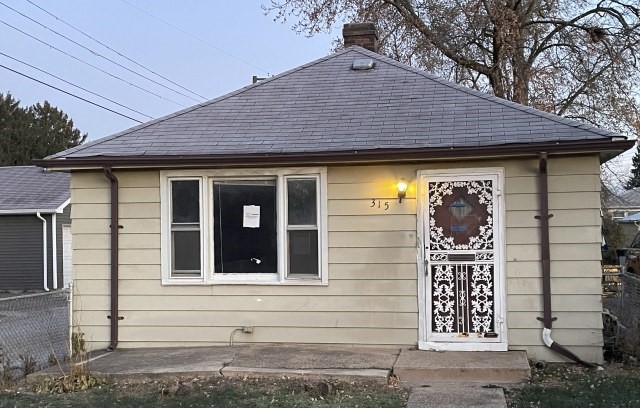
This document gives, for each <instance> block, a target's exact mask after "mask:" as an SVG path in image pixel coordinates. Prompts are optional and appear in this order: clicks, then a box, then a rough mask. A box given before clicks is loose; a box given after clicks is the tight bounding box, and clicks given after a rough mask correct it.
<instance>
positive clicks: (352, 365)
mask: <svg viewBox="0 0 640 408" xmlns="http://www.w3.org/2000/svg"><path fill="white" fill-rule="evenodd" d="M236 351H237V354H236V357H235V358H234V359H233V363H232V364H231V365H232V366H235V367H257V368H289V369H317V368H340V369H382V370H391V369H392V368H393V365H394V364H395V362H396V360H397V359H398V355H399V354H400V349H398V348H366V347H342V346H303V345H288V344H275V345H252V346H242V347H238V348H237V350H236Z"/></svg>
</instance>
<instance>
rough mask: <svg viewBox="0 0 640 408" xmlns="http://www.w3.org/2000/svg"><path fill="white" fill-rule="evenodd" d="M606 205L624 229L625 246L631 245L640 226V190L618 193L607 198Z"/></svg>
mask: <svg viewBox="0 0 640 408" xmlns="http://www.w3.org/2000/svg"><path fill="white" fill-rule="evenodd" d="M604 205H605V206H606V210H607V211H608V212H609V213H610V214H611V217H612V218H613V219H614V220H615V221H616V222H617V223H618V224H619V225H620V227H621V228H622V233H623V236H624V238H623V242H624V245H625V246H629V245H631V241H633V238H635V236H636V234H637V233H638V230H639V229H638V225H640V190H639V189H637V188H634V189H631V190H621V191H616V192H614V193H612V194H611V195H609V197H607V199H606V202H605V203H604Z"/></svg>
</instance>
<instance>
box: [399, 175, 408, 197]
mask: <svg viewBox="0 0 640 408" xmlns="http://www.w3.org/2000/svg"><path fill="white" fill-rule="evenodd" d="M397 186H398V200H399V201H398V202H400V203H401V202H402V199H403V198H405V197H406V196H407V187H408V184H407V180H405V179H404V178H401V179H400V181H398V184H397Z"/></svg>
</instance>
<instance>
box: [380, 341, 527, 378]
mask: <svg viewBox="0 0 640 408" xmlns="http://www.w3.org/2000/svg"><path fill="white" fill-rule="evenodd" d="M393 373H394V374H395V375H396V376H398V378H399V379H400V381H402V382H403V383H407V384H428V383H431V382H455V383H484V384H508V383H519V382H522V381H525V380H527V379H529V378H530V377H531V368H530V367H529V361H528V360H527V353H525V352H524V351H425V350H410V349H402V351H401V352H400V356H399V357H398V361H397V362H396V364H395V365H394V367H393Z"/></svg>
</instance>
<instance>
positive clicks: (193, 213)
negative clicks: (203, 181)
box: [170, 179, 202, 277]
mask: <svg viewBox="0 0 640 408" xmlns="http://www.w3.org/2000/svg"><path fill="white" fill-rule="evenodd" d="M170 191H171V277H200V276H201V271H202V259H201V258H202V257H201V249H202V245H201V243H202V240H201V229H200V180H180V179H178V180H171V184H170Z"/></svg>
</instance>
